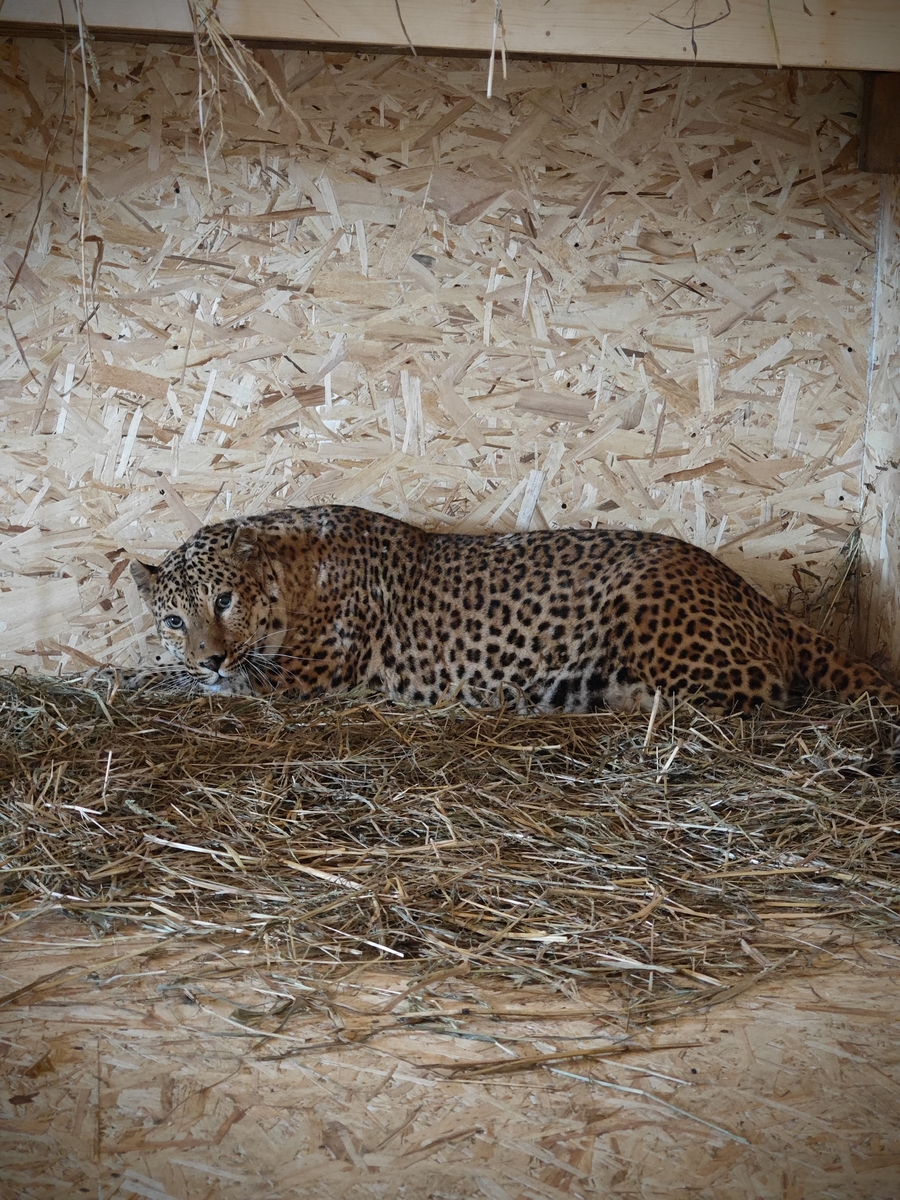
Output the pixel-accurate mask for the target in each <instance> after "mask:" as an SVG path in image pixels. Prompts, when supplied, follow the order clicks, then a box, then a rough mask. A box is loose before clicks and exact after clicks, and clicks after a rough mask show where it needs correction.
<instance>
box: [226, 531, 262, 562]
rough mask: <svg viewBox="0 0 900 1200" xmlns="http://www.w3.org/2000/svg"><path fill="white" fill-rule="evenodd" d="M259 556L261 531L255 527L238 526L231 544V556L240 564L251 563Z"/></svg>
mask: <svg viewBox="0 0 900 1200" xmlns="http://www.w3.org/2000/svg"><path fill="white" fill-rule="evenodd" d="M258 554H259V529H258V528H257V527H256V526H255V525H250V524H247V525H238V527H237V529H236V530H235V533H234V538H233V539H232V542H231V556H232V558H236V559H237V560H238V562H250V560H251V559H253V558H256V556H257V555H258Z"/></svg>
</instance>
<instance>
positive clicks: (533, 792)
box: [0, 673, 900, 999]
mask: <svg viewBox="0 0 900 1200" xmlns="http://www.w3.org/2000/svg"><path fill="white" fill-rule="evenodd" d="M0 709H2V714H0V721H2V729H3V743H2V765H0V771H2V789H0V805H2V814H3V826H2V840H0V863H2V873H3V881H2V882H3V890H4V906H5V913H6V915H5V920H6V921H7V922H11V921H16V920H19V919H21V918H22V917H23V916H25V915H27V914H30V913H33V912H34V911H35V910H44V909H48V908H59V907H62V908H64V909H66V910H68V911H72V912H76V913H80V914H85V915H87V916H88V917H89V918H90V919H91V920H92V921H95V922H98V923H99V924H100V925H101V926H102V927H104V928H109V927H110V924H111V923H115V922H116V921H118V920H123V921H127V922H140V923H143V924H144V925H145V926H149V927H151V928H154V929H157V930H160V931H165V932H177V933H181V934H185V933H190V934H192V935H203V934H204V933H212V934H215V936H216V937H219V938H221V937H222V936H226V937H227V938H228V939H229V940H230V944H240V943H241V942H242V941H246V943H247V944H248V945H249V944H251V943H256V944H257V948H260V947H259V943H260V942H262V943H264V945H265V947H266V949H267V951H268V952H269V953H270V954H271V955H273V956H275V957H278V958H282V959H292V960H294V961H297V962H300V961H302V962H303V963H304V964H306V965H309V966H313V967H315V968H316V969H321V968H326V967H329V966H333V965H335V964H346V963H348V962H360V961H361V960H382V961H386V962H398V963H401V964H405V965H407V967H410V966H411V968H412V969H414V970H415V969H418V968H419V967H421V966H424V967H425V968H426V969H429V970H431V969H435V968H438V967H440V966H442V965H445V966H452V965H466V966H467V967H468V968H469V969H470V970H473V971H479V972H492V973H496V972H502V973H503V974H505V975H506V976H508V977H511V978H514V979H518V980H537V979H542V980H544V981H547V980H551V981H553V982H562V981H564V980H565V979H566V978H573V979H576V980H579V979H585V980H586V979H597V978H598V977H601V976H605V977H611V978H612V979H613V980H614V981H617V982H622V983H625V984H626V985H627V986H628V989H629V990H631V989H634V988H636V989H638V990H639V991H640V992H643V993H644V994H645V995H647V994H648V993H649V994H652V995H654V996H658V995H659V994H660V992H662V993H663V995H666V994H668V995H669V996H670V998H672V999H675V998H676V996H677V995H683V994H687V993H688V992H689V991H693V992H696V989H697V988H698V987H702V988H708V987H709V986H711V985H718V984H722V983H727V982H729V981H733V980H734V979H735V976H736V975H737V974H739V973H746V972H747V971H748V970H751V969H752V970H753V971H754V972H759V970H760V969H761V968H762V969H764V970H765V969H769V968H774V967H775V966H777V965H778V964H780V963H783V962H785V961H787V960H790V959H792V958H794V957H795V956H797V955H798V953H799V954H802V952H803V949H804V945H805V944H806V943H805V940H804V938H803V936H802V932H798V925H797V922H798V921H799V920H800V919H801V918H802V919H805V920H806V921H808V920H809V918H814V919H819V920H827V921H829V922H831V923H833V922H835V921H837V922H841V923H845V924H847V925H848V926H852V927H853V928H856V929H866V930H869V931H873V932H878V933H879V934H881V935H888V936H896V935H897V933H898V931H900V910H898V901H900V819H898V816H900V812H898V800H900V780H898V777H897V774H896V769H895V764H894V763H893V762H892V761H891V757H890V755H889V754H888V753H887V750H888V747H889V746H890V744H891V742H892V739H893V738H894V737H896V736H897V733H898V730H897V726H896V725H892V724H891V723H890V721H889V720H888V719H886V716H885V714H884V713H883V712H882V713H876V712H874V711H873V710H872V709H870V707H869V706H867V705H865V704H860V705H858V706H855V707H838V706H830V705H824V704H817V705H816V706H814V707H809V708H807V709H805V710H804V711H803V712H800V713H796V714H792V715H790V716H786V717H784V718H781V719H774V720H773V719H769V720H757V721H747V720H746V719H744V720H742V719H740V718H730V719H727V720H715V721H714V720H711V719H710V718H709V717H707V716H704V715H703V714H701V713H698V712H696V711H694V710H693V709H690V708H687V707H685V708H682V709H680V710H679V711H677V712H676V713H675V714H671V713H663V714H660V716H659V718H658V719H657V721H656V723H655V725H654V726H653V727H652V728H650V729H648V721H647V718H646V717H640V716H636V717H628V718H625V717H621V716H616V715H613V714H608V713H603V714H598V715H594V716H574V717H573V716H552V717H530V718H529V717H522V716H519V715H516V714H512V713H505V712H501V713H473V712H470V711H466V710H463V709H461V708H458V707H450V708H445V709H438V710H429V711H423V710H415V711H413V710H409V711H406V710H398V709H397V708H389V707H387V706H386V705H382V704H381V703H380V702H369V701H359V700H358V701H352V700H351V701H343V702H340V703H336V702H330V703H328V704H324V703H319V704H307V705H297V704H294V703H291V702H289V701H283V700H278V701H271V700H246V699H234V698H229V699H218V698H210V697H202V698H198V697H194V698H191V697H180V698H179V697H173V696H172V695H161V694H152V693H143V694H141V693H138V694H128V693H122V692H115V690H114V689H110V687H109V686H108V685H104V686H101V685H100V684H99V683H98V682H96V681H95V682H94V683H93V684H91V683H90V682H87V683H84V682H77V683H73V682H66V681H59V680H57V681H48V680H39V679H36V678H34V677H29V676H26V675H24V674H21V673H17V674H13V675H5V676H2V677H0ZM885 765H886V766H887V769H886V770H885ZM879 769H880V770H881V771H882V772H883V773H882V774H880V775H879V774H877V771H878V770H879ZM802 927H803V925H802V921H801V925H800V928H801V929H802Z"/></svg>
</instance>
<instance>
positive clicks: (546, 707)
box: [131, 505, 900, 714]
mask: <svg viewBox="0 0 900 1200" xmlns="http://www.w3.org/2000/svg"><path fill="white" fill-rule="evenodd" d="M131 569H132V574H133V577H134V580H135V582H136V584H137V588H138V590H139V592H140V594H141V595H142V596H143V597H144V599H145V600H146V601H147V603H148V605H149V607H150V609H151V611H152V613H153V616H154V618H155V621H156V626H157V629H158V632H159V635H160V637H161V639H162V641H163V644H164V645H165V647H166V648H167V650H168V651H169V652H170V654H171V655H172V656H174V659H175V660H176V662H177V663H178V664H179V667H180V669H182V670H184V671H185V672H186V673H187V675H188V676H189V677H190V679H191V681H192V684H193V685H194V686H196V687H197V688H198V689H199V690H200V691H202V692H208V693H221V694H225V695H243V696H248V695H250V696H263V695H271V694H287V695H290V696H293V697H296V698H298V699H299V700H314V699H318V698H321V697H327V696H332V695H337V694H340V693H345V692H350V691H353V690H354V689H357V690H359V691H360V692H370V693H376V694H381V695H383V696H384V697H386V698H387V699H388V700H389V701H392V702H398V703H405V704H411V705H414V706H415V705H424V706H436V705H441V704H445V703H449V702H459V703H461V704H463V705H465V706H469V707H473V708H496V707H498V706H512V707H514V708H516V709H518V710H521V711H525V712H554V711H556V712H595V711H598V710H601V709H614V710H641V711H645V712H646V711H651V710H652V708H653V706H654V704H655V705H657V706H658V705H659V704H660V701H661V700H662V701H664V702H665V703H666V704H667V705H669V704H672V703H677V702H678V701H679V700H680V699H682V698H683V699H687V700H689V701H690V702H692V703H694V704H696V705H698V706H699V707H705V708H708V709H710V710H711V711H715V712H723V713H744V714H750V713H752V712H754V711H757V710H760V709H766V710H773V709H784V708H786V707H790V706H791V705H792V700H795V699H796V697H797V696H798V695H802V694H803V693H809V692H811V691H814V692H819V693H824V694H830V695H831V696H833V697H836V698H837V699H839V700H843V701H855V700H859V699H860V698H863V697H866V696H868V697H869V698H870V699H871V700H872V701H876V702H878V701H880V702H882V703H883V704H885V705H888V706H893V707H900V689H898V687H895V686H894V685H893V684H892V683H891V682H889V681H888V680H887V679H886V678H885V677H884V676H882V675H881V674H880V673H879V672H878V671H877V670H876V669H875V668H874V667H872V666H870V665H869V664H868V663H866V662H864V661H863V660H862V659H859V658H856V657H853V656H852V655H851V654H849V653H848V652H846V651H845V650H843V649H842V648H841V647H840V646H838V645H837V644H836V643H835V642H833V641H831V640H829V639H828V638H827V637H825V636H823V635H822V634H820V633H818V632H816V631H815V630H813V629H812V628H810V627H809V626H807V625H805V624H804V623H802V622H801V621H800V620H798V619H797V618H795V617H794V616H792V615H791V614H789V613H788V612H786V611H784V610H783V609H781V608H779V607H778V606H777V605H776V604H775V603H774V602H773V601H772V600H770V599H769V598H768V597H767V596H765V595H763V594H762V592H760V591H758V590H757V589H756V588H755V587H754V586H752V585H751V584H750V583H748V582H747V581H746V580H745V579H744V578H743V577H742V576H741V575H739V574H738V573H737V572H736V571H734V570H732V568H731V567H729V566H728V565H727V564H726V563H724V562H722V561H721V559H719V558H717V557H715V556H714V555H713V554H711V553H709V552H708V551H707V550H705V549H702V548H701V547H698V546H696V545H693V544H691V543H690V542H687V541H683V540H680V539H679V538H675V537H670V536H668V535H665V534H662V533H657V532H650V531H642V530H631V529H619V528H582V527H580V526H579V527H570V528H561V529H545V530H536V531H530V532H525V531H523V532H493V533H458V532H443V531H437V532H434V531H429V530H426V529H424V528H420V527H418V526H415V525H412V524H410V523H407V522H404V521H401V520H399V519H397V518H394V517H390V516H387V515H385V514H382V513H378V512H374V511H371V510H369V509H367V508H362V507H354V506H349V505H347V506H345V505H323V506H314V507H308V508H283V509H279V510H276V511H273V512H268V513H264V514H257V515H251V516H247V517H236V518H232V519H229V520H225V521H221V522H219V523H215V524H209V525H206V526H203V527H201V528H200V529H199V530H198V531H197V532H196V533H194V534H193V536H191V537H190V538H188V539H187V541H185V542H184V543H183V544H182V545H180V546H179V547H177V548H176V549H174V550H172V551H171V552H170V553H168V554H167V555H166V557H165V558H164V559H163V561H162V562H161V563H160V564H159V565H152V564H148V563H144V562H141V561H138V560H135V561H132V563H131Z"/></svg>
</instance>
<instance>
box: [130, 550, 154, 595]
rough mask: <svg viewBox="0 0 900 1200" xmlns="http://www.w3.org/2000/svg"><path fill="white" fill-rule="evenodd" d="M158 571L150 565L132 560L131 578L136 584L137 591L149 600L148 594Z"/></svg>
mask: <svg viewBox="0 0 900 1200" xmlns="http://www.w3.org/2000/svg"><path fill="white" fill-rule="evenodd" d="M158 570H159V567H154V566H153V565H152V564H151V563H142V562H138V561H137V559H136V558H135V559H133V560H132V563H131V576H132V578H133V579H134V582H135V583H136V584H137V590H138V591H139V592H140V594H141V595H142V596H145V597H146V598H147V599H149V598H150V592H151V591H152V589H153V577H154V575H155V574H156V573H157V571H158Z"/></svg>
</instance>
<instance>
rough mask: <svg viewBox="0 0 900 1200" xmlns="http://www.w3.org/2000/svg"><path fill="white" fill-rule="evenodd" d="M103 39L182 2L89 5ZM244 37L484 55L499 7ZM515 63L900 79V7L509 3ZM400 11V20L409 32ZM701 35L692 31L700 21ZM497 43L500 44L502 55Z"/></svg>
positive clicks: (27, 16) (139, 28) (186, 20)
mask: <svg viewBox="0 0 900 1200" xmlns="http://www.w3.org/2000/svg"><path fill="white" fill-rule="evenodd" d="M60 7H61V8H62V11H63V13H64V15H65V20H66V23H67V24H69V25H74V24H75V6H74V0H5V3H4V4H3V7H2V10H0V33H7V34H9V33H34V32H44V33H46V32H50V31H52V30H53V29H54V28H57V29H58V28H59V22H60ZM82 8H83V12H84V19H85V21H86V23H87V25H88V26H89V27H90V29H91V30H92V31H93V32H94V33H95V34H100V35H102V34H104V33H118V34H123V33H125V34H131V35H133V36H134V37H136V38H141V39H145V38H153V39H156V40H160V39H165V38H166V37H167V36H169V35H180V36H182V37H183V36H185V35H186V34H189V33H190V31H191V21H190V14H189V10H188V6H187V4H186V3H185V0H141V3H136V2H135V0H83V4H82ZM216 11H217V13H218V16H219V18H220V19H221V21H222V23H223V25H224V26H225V28H226V29H227V30H228V31H229V32H230V33H232V34H233V35H234V36H235V37H238V38H242V39H246V40H251V41H262V42H268V43H270V44H307V45H309V44H315V45H320V46H321V45H331V46H346V47H347V48H351V47H354V48H356V47H372V48H375V47H378V48H385V49H392V50H393V49H397V48H400V49H402V48H405V47H406V46H407V37H406V36H405V35H404V30H403V26H405V28H406V31H407V33H408V37H409V42H410V43H411V44H412V45H413V46H415V47H416V49H417V50H420V51H429V52H448V51H449V52H468V53H477V54H483V53H486V52H488V51H489V50H490V49H491V45H492V41H493V39H494V33H495V30H494V13H495V3H494V0H321V2H315V0H312V2H310V0H264V2H263V3H260V0H219V4H218V7H217V9H216ZM502 13H503V32H504V34H505V43H506V48H507V51H508V52H509V53H510V54H518V55H528V56H537V57H548V56H557V55H560V56H566V57H572V58H581V59H584V58H588V59H657V60H663V61H673V62H691V61H693V60H694V59H695V58H696V60H697V61H698V62H704V63H756V64H761V65H765V66H779V65H780V66H786V67H837V68H842V69H855V70H863V71H900V3H898V0H674V3H673V2H671V0H505V3H504V4H503V5H502ZM398 14H402V18H403V26H402V25H401V22H400V17H399V15H398ZM692 14H693V21H694V28H693V29H692V28H691V21H692ZM499 47H500V37H499V36H498V38H497V49H498V51H499Z"/></svg>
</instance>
